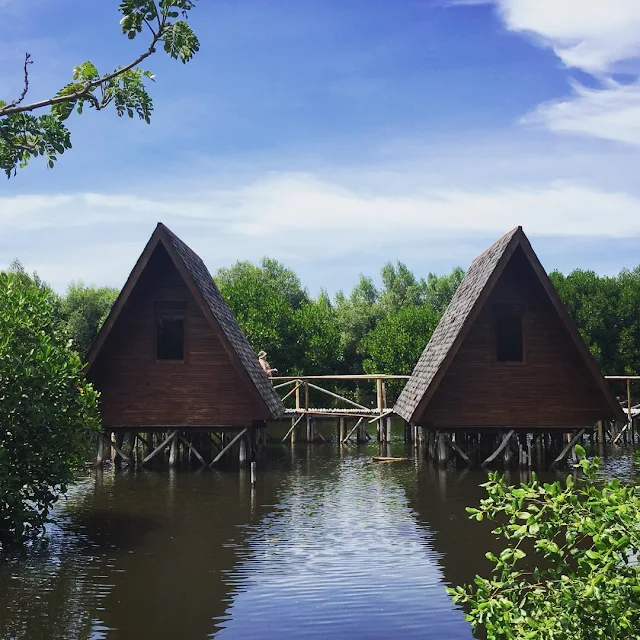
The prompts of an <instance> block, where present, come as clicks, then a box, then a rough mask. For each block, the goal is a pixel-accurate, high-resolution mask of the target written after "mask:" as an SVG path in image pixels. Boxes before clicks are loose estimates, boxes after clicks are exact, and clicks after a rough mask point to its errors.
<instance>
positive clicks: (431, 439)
mask: <svg viewBox="0 0 640 640" xmlns="http://www.w3.org/2000/svg"><path fill="white" fill-rule="evenodd" d="M605 377H606V378H607V379H608V380H611V381H619V382H622V383H624V391H625V392H626V393H625V395H626V397H623V398H622V399H621V402H620V404H621V405H622V407H623V409H624V410H625V413H626V415H627V417H628V422H627V424H626V425H615V424H610V425H608V424H604V423H601V424H599V425H597V426H596V429H595V432H594V434H593V435H592V436H589V437H591V438H592V439H593V438H594V437H595V439H596V440H597V441H598V442H605V441H606V440H609V441H610V442H613V443H614V444H623V443H626V442H633V441H634V438H636V439H639V440H640V429H638V428H637V425H635V423H636V422H637V419H638V417H640V404H637V405H633V404H632V394H631V391H632V383H637V382H638V381H640V376H605ZM408 378H409V376H401V375H384V374H372V375H326V376H289V377H284V376H279V377H274V378H273V379H272V380H273V384H274V388H275V389H277V390H278V391H279V393H280V396H281V399H282V401H283V402H284V403H285V406H286V412H285V415H284V419H286V420H290V428H289V429H288V431H287V433H286V434H285V436H284V437H283V438H281V441H282V442H285V441H287V440H290V441H291V442H292V443H295V442H298V441H306V442H326V441H327V440H328V439H329V438H327V437H325V436H323V435H322V434H321V433H320V431H319V430H318V429H317V428H316V421H319V420H323V421H325V422H329V421H333V422H334V425H336V427H337V428H336V436H335V439H336V441H338V442H340V443H342V444H345V443H348V442H350V441H354V440H355V441H357V442H368V441H370V440H372V439H373V436H372V435H371V434H370V433H369V430H371V431H372V432H373V433H375V435H376V436H377V440H378V442H380V443H389V442H390V441H391V420H392V416H394V414H393V409H392V408H390V406H389V405H392V402H389V398H388V385H389V383H390V382H392V381H401V382H404V381H406V380H407V379H408ZM335 383H340V388H341V389H344V387H346V386H349V385H357V387H356V386H354V387H353V389H354V393H348V392H346V391H344V390H343V391H341V393H338V392H336V391H334V390H332V389H329V388H327V387H328V386H331V385H335ZM356 388H357V389H358V392H355V390H356ZM354 398H357V399H358V400H359V401H356V399H354ZM362 398H366V400H364V399H362ZM395 419H396V420H398V419H399V418H398V417H397V416H395ZM588 431H589V430H588V429H584V430H582V431H580V432H578V431H576V432H575V433H570V434H569V433H568V434H566V437H567V440H566V443H567V446H564V445H563V446H561V447H560V449H561V454H562V456H564V455H567V453H568V451H569V450H570V449H571V448H572V446H573V445H574V444H575V443H576V442H578V441H581V440H582V437H583V435H585V434H587V433H588ZM325 433H326V430H325ZM556 435H558V436H560V435H562V434H560V433H558V434H556ZM491 437H492V438H496V437H497V440H495V445H496V446H497V448H495V447H494V448H495V451H493V453H492V454H491V455H490V456H489V457H488V458H487V460H485V462H487V463H491V462H493V461H494V460H495V459H496V458H497V457H498V455H500V454H503V452H504V453H505V455H506V456H507V457H508V456H509V455H510V453H509V452H510V451H511V449H514V448H515V445H514V442H515V441H516V440H517V439H518V438H517V437H516V435H515V431H510V432H505V433H504V434H502V435H499V436H495V435H492V436H491ZM554 437H555V436H554ZM479 438H480V435H479V434H477V437H476V436H475V435H474V436H471V437H469V435H468V433H465V434H456V433H453V432H452V433H443V434H429V433H428V432H427V430H426V429H425V428H423V427H416V426H415V425H409V424H408V423H405V425H404V440H405V442H412V443H414V446H418V445H419V444H420V443H423V444H424V445H425V448H427V449H428V450H429V451H431V454H432V455H436V456H437V457H439V458H441V457H444V458H445V459H446V457H447V453H451V452H454V453H455V455H456V456H458V457H459V458H461V459H462V460H463V461H464V462H465V463H469V462H470V459H469V457H468V456H467V454H466V453H465V449H467V446H466V445H465V443H466V441H467V440H470V441H471V448H472V449H473V447H477V446H478V443H477V442H476V440H478V439H479ZM331 439H333V438H332V437H331ZM520 439H521V442H520V444H519V445H518V446H519V448H520V451H519V452H517V455H519V457H520V460H521V464H523V465H525V466H526V465H527V464H529V465H530V463H531V459H532V456H533V454H532V450H531V449H532V447H536V443H537V442H538V435H536V434H533V432H532V433H531V434H524V437H520ZM574 439H575V441H574ZM525 440H526V442H525ZM540 440H542V441H544V442H549V441H550V438H547V437H546V436H544V437H542V436H540ZM569 444H570V445H571V446H568V445H569ZM467 445H468V443H467ZM490 446H491V445H490ZM556 446H559V443H556Z"/></svg>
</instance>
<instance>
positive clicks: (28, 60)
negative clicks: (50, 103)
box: [2, 53, 33, 111]
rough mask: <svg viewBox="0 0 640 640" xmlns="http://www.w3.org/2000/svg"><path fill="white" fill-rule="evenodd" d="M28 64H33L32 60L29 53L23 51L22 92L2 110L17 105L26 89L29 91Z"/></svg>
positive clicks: (23, 96)
mask: <svg viewBox="0 0 640 640" xmlns="http://www.w3.org/2000/svg"><path fill="white" fill-rule="evenodd" d="M30 64H33V62H32V61H31V54H30V53H25V54H24V86H23V88H22V93H21V94H20V96H19V97H18V98H16V99H15V100H14V101H13V102H11V103H9V104H8V105H6V106H4V107H2V111H5V110H6V109H10V108H11V107H17V106H18V105H19V104H20V103H21V102H22V101H23V100H24V99H25V97H26V95H27V91H29V65H30Z"/></svg>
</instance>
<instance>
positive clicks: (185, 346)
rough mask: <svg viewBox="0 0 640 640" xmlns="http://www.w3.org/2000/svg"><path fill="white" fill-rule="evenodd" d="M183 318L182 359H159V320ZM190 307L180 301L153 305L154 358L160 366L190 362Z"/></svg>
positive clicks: (161, 302) (160, 302)
mask: <svg viewBox="0 0 640 640" xmlns="http://www.w3.org/2000/svg"><path fill="white" fill-rule="evenodd" d="M167 315H174V316H182V332H183V335H182V358H181V359H177V358H176V359H169V358H159V357H158V328H159V327H158V319H159V318H160V317H161V316H167ZM188 325H189V305H188V304H187V303H186V302H179V301H158V302H154V304H153V357H154V360H155V361H156V362H157V363H159V364H169V365H171V364H186V363H187V361H188V353H189V342H188V335H189V331H188Z"/></svg>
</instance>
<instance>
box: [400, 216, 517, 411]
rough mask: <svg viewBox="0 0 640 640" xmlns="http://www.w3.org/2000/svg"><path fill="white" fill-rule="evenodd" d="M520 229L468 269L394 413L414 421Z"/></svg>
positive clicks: (493, 245) (510, 233)
mask: <svg viewBox="0 0 640 640" xmlns="http://www.w3.org/2000/svg"><path fill="white" fill-rule="evenodd" d="M519 229H520V227H516V228H515V229H512V230H511V231H510V232H509V233H507V234H505V235H504V236H502V238H500V239H499V240H498V241H497V242H495V243H494V244H492V245H491V246H490V247H489V248H488V249H487V250H486V251H485V252H484V253H482V254H481V255H479V256H478V257H477V258H476V259H475V260H474V261H473V262H472V264H471V266H470V267H469V270H468V271H467V273H466V275H465V276H464V278H463V280H462V282H461V283H460V286H459V287H458V289H457V290H456V292H455V294H454V296H453V298H452V299H451V302H450V303H449V306H448V307H447V309H446V311H445V312H444V315H443V316H442V319H441V320H440V323H439V324H438V326H437V327H436V330H435V331H434V332H433V335H432V336H431V340H429V343H428V344H427V346H426V348H425V350H424V351H423V352H422V355H421V356H420V359H419V360H418V363H417V364H416V366H415V368H414V370H413V373H412V374H411V378H409V380H408V381H407V384H406V385H405V387H404V389H403V390H402V393H401V394H400V396H399V397H398V400H397V401H396V405H395V407H394V411H395V412H396V413H397V414H398V415H399V416H401V417H403V418H404V419H405V420H407V421H408V422H410V421H411V420H412V419H413V414H414V412H415V410H416V409H417V407H418V404H419V403H420V401H421V400H422V398H423V396H424V394H425V393H426V392H427V390H428V389H429V386H430V385H431V383H432V382H433V379H434V378H435V376H436V374H437V373H438V370H439V369H440V367H441V365H442V363H443V362H444V360H445V358H446V357H447V355H448V354H449V352H450V350H451V348H452V347H453V345H454V343H455V341H456V338H458V336H459V335H460V333H461V331H462V329H463V327H464V326H465V323H466V321H467V318H468V317H469V315H470V314H471V312H472V310H473V308H474V307H475V305H476V303H477V302H478V299H479V298H480V294H481V293H482V291H483V290H484V288H485V287H486V285H487V282H488V281H489V278H490V277H491V274H492V273H493V272H494V271H495V268H496V266H497V264H498V262H499V261H500V258H502V256H503V255H504V253H505V250H506V249H507V247H508V246H509V243H510V242H511V240H512V238H513V237H514V235H515V234H516V232H517V231H518V230H519Z"/></svg>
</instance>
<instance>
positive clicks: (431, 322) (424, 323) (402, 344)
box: [363, 305, 440, 398]
mask: <svg viewBox="0 0 640 640" xmlns="http://www.w3.org/2000/svg"><path fill="white" fill-rule="evenodd" d="M439 321H440V313H438V311H436V310H435V309H434V308H433V307H430V306H427V305H423V306H415V305H412V306H409V307H404V308H401V309H398V310H397V311H392V312H390V313H388V314H387V315H385V316H384V317H383V318H381V319H380V321H379V322H378V324H377V325H376V326H375V327H374V328H373V329H372V330H371V331H370V332H369V333H368V334H367V335H366V336H365V338H364V340H363V351H364V353H366V354H367V357H366V358H365V359H364V362H363V368H364V372H365V373H388V374H395V375H409V374H411V372H412V371H413V367H414V366H415V364H416V362H417V361H418V358H419V357H420V354H421V353H422V352H423V350H424V348H425V345H426V344H427V342H428V341H429V339H430V338H431V334H432V333H433V332H434V330H435V328H436V327H437V326H438V322H439ZM402 386H403V384H402V383H400V382H398V381H393V382H390V383H389V387H388V388H389V391H390V394H391V397H393V398H395V397H397V395H398V394H399V392H400V390H401V388H402Z"/></svg>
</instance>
